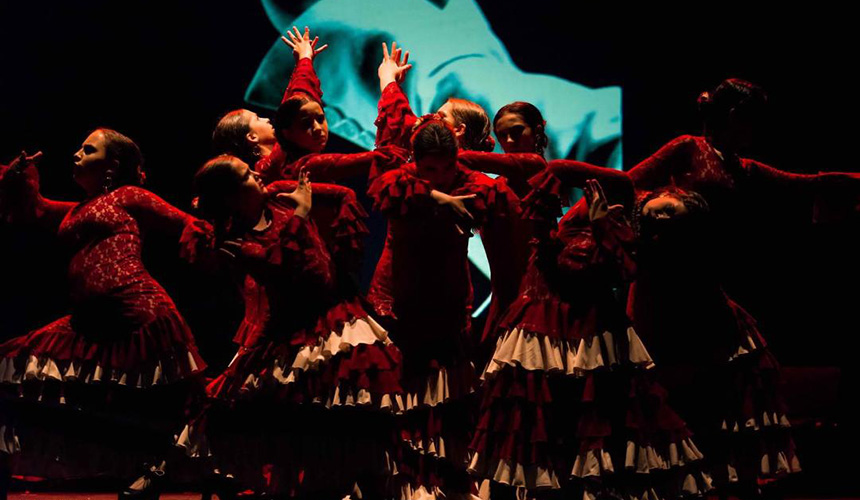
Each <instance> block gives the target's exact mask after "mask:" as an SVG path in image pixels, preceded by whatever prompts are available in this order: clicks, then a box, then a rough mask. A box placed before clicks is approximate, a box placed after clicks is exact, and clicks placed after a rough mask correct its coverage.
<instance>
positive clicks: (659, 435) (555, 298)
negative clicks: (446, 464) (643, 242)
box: [469, 164, 710, 498]
mask: <svg viewBox="0 0 860 500" xmlns="http://www.w3.org/2000/svg"><path fill="white" fill-rule="evenodd" d="M558 174H559V175H558V176H557V175H554V173H553V172H552V171H551V170H547V171H545V172H543V173H542V174H540V175H538V176H535V177H533V178H532V185H533V189H532V191H531V193H530V194H529V195H528V196H527V197H526V199H525V200H524V205H523V210H524V216H525V217H526V218H528V219H530V220H531V221H532V222H533V235H534V239H533V240H532V245H533V246H532V254H531V258H530V260H529V267H528V271H527V273H526V276H525V278H524V279H523V282H522V285H521V288H520V294H519V297H518V298H517V300H516V301H514V303H513V304H512V305H511V306H510V307H509V308H508V309H507V310H506V312H505V314H504V315H503V316H502V319H501V321H500V322H499V326H498V328H497V330H496V331H495V332H493V333H494V336H493V339H494V340H495V341H496V348H495V351H494V353H493V355H492V358H491V360H490V361H489V363H488V364H487V366H486V368H485V370H484V372H483V375H482V379H483V384H484V390H483V403H482V408H481V417H480V420H479V422H478V424H477V426H476V429H475V432H474V436H473V439H472V443H471V445H470V448H471V449H472V451H473V456H472V457H471V463H470V467H469V469H470V472H472V473H473V474H475V475H476V476H478V477H480V478H486V479H490V480H491V481H492V484H493V486H492V487H491V491H492V492H493V493H492V496H493V497H495V496H501V497H506V496H513V495H514V493H515V491H516V492H517V495H518V497H522V496H526V497H529V498H531V497H535V496H538V497H540V496H545V495H552V494H553V493H552V492H556V494H559V493H561V492H566V493H564V494H565V496H569V495H570V494H571V492H572V491H577V490H578V491H582V492H583V494H584V498H594V497H595V495H600V494H607V493H613V494H616V495H620V496H629V497H631V498H657V495H659V497H660V498H672V497H680V496H682V495H700V494H702V493H704V492H705V491H707V490H708V489H709V488H710V479H709V477H708V476H707V475H706V474H704V473H702V472H701V471H699V470H698V469H697V467H696V464H697V463H698V462H699V460H700V459H701V458H702V456H701V454H700V453H699V451H698V450H697V448H696V446H695V444H693V442H692V440H691V439H690V437H691V433H690V432H689V431H688V430H687V428H686V426H685V424H684V421H683V420H681V419H680V418H679V417H678V416H677V415H676V414H675V413H674V412H673V411H672V410H671V409H670V407H669V406H668V405H667V404H666V394H665V391H663V389H662V388H661V387H660V386H659V385H657V384H655V383H654V382H653V380H652V379H653V375H652V373H651V372H652V370H651V368H653V366H654V362H653V361H652V359H651V356H650V355H649V353H648V350H646V348H645V345H644V344H643V343H642V341H641V340H640V339H639V336H638V335H637V333H636V331H635V329H634V328H633V327H632V325H631V323H630V321H629V319H628V318H627V316H626V315H625V312H624V306H623V304H622V303H620V302H619V301H618V299H617V298H616V296H615V292H614V289H615V288H617V287H618V286H620V285H622V284H623V283H624V282H625V281H627V280H629V279H631V278H632V276H633V274H634V273H635V269H636V264H635V259H634V233H633V230H632V229H631V227H630V226H629V224H628V223H627V217H626V216H625V213H627V214H629V213H630V207H631V206H632V205H633V189H632V185H631V183H630V180H629V179H628V178H626V176H625V175H624V173H622V172H618V171H615V170H611V169H605V168H600V167H594V166H591V165H587V164H580V165H575V164H567V165H565V169H563V170H560V171H558ZM562 179H564V180H565V181H566V182H563V181H562ZM597 179H600V182H598V181H597ZM601 183H603V184H606V185H607V186H608V189H607V192H608V193H609V196H607V195H606V194H605V193H604V190H603V188H602V187H601ZM576 186H582V187H583V188H584V189H585V198H584V199H582V200H580V202H579V204H578V206H577V207H574V208H573V209H571V210H570V211H568V213H567V214H566V215H565V216H564V217H563V218H562V219H561V221H560V222H558V223H557V222H556V221H557V217H558V216H560V215H561V205H562V203H563V202H566V200H567V190H569V189H570V188H571V187H576ZM610 201H612V202H616V203H617V204H615V205H609V203H610ZM625 206H626V207H627V208H625ZM569 479H570V480H573V481H569Z"/></svg>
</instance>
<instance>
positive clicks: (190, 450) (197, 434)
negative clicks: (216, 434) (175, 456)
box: [174, 424, 212, 458]
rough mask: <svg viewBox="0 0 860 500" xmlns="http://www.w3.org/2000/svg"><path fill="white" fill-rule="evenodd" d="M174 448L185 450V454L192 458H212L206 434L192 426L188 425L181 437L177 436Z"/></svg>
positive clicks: (197, 427)
mask: <svg viewBox="0 0 860 500" xmlns="http://www.w3.org/2000/svg"><path fill="white" fill-rule="evenodd" d="M174 446H177V447H179V448H184V449H185V454H186V455H187V456H189V457H191V458H201V457H209V456H212V452H211V451H210V449H209V441H208V439H207V438H206V432H204V431H203V429H201V428H200V427H199V426H195V425H192V424H188V425H186V426H185V428H184V429H182V432H181V433H180V434H179V436H176V441H175V442H174Z"/></svg>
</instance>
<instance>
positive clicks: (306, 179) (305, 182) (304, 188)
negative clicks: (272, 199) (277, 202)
mask: <svg viewBox="0 0 860 500" xmlns="http://www.w3.org/2000/svg"><path fill="white" fill-rule="evenodd" d="M312 194H313V189H312V188H311V179H310V174H309V173H308V171H307V170H305V169H304V168H302V169H301V170H300V171H299V185H298V186H296V190H295V191H293V192H292V193H278V195H277V198H279V199H289V200H291V201H292V202H293V203H295V205H296V215H298V216H299V217H303V218H307V217H308V214H310V212H311V195H312Z"/></svg>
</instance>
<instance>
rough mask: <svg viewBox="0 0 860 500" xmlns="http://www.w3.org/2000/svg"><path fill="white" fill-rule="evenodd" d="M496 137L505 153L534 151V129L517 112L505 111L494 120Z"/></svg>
mask: <svg viewBox="0 0 860 500" xmlns="http://www.w3.org/2000/svg"><path fill="white" fill-rule="evenodd" d="M495 129H496V138H497V139H498V140H499V144H500V145H501V146H502V149H503V150H504V151H505V153H534V152H535V151H536V150H537V148H536V137H535V131H534V130H532V128H531V127H529V126H528V124H527V123H526V122H525V121H523V118H522V116H520V115H519V114H517V113H505V114H504V115H502V117H501V118H499V119H498V121H496V125H495Z"/></svg>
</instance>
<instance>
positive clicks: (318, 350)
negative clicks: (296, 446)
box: [242, 316, 400, 412]
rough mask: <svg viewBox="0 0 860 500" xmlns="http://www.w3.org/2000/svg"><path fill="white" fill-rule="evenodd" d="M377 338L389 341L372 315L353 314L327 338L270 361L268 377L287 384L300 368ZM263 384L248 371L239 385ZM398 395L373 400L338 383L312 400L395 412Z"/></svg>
mask: <svg viewBox="0 0 860 500" xmlns="http://www.w3.org/2000/svg"><path fill="white" fill-rule="evenodd" d="M377 342H380V343H382V344H383V345H389V344H391V340H390V339H389V338H388V331H386V330H385V328H383V327H382V326H381V325H380V324H379V323H377V322H376V321H375V320H374V319H373V318H371V317H369V316H368V317H366V318H357V319H355V320H353V321H352V322H350V323H346V324H345V325H344V326H343V330H342V331H341V332H340V334H338V333H337V332H331V333H330V334H329V336H328V338H327V339H325V340H324V341H322V342H319V343H318V344H315V345H306V346H304V347H302V348H301V349H300V350H299V352H298V353H296V355H295V357H293V358H292V359H288V358H279V359H276V360H275V361H274V366H273V368H272V370H271V377H272V378H273V379H274V380H275V381H276V382H277V383H279V384H283V385H289V384H292V383H294V382H295V381H296V380H298V377H299V375H300V374H301V373H303V372H312V371H318V370H320V369H321V368H322V366H323V364H325V363H327V362H328V361H329V360H331V359H332V358H333V357H334V356H335V355H337V354H339V353H348V352H349V351H350V350H351V349H353V348H354V347H357V346H359V345H372V344H375V343H377ZM262 384H263V381H262V380H260V377H259V376H258V375H257V374H255V373H251V374H249V375H248V377H247V378H246V379H245V382H244V383H243V384H242V388H243V389H245V390H249V391H254V390H256V389H258V388H260V386H261V385H262ZM399 397H400V396H399V395H391V394H384V395H382V396H381V397H379V398H378V401H373V397H372V395H371V394H370V393H369V392H367V391H366V390H364V389H359V390H358V391H355V390H353V389H350V388H346V387H342V386H338V387H335V388H334V389H332V390H331V392H330V393H329V394H328V396H327V397H326V398H325V399H323V398H321V397H316V398H315V399H314V401H313V402H314V403H317V404H323V405H325V406H326V407H328V408H332V407H337V406H371V407H378V408H380V409H383V410H386V411H391V412H399V411H400V407H399V405H398V404H399V401H398V398H399Z"/></svg>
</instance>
